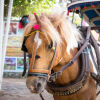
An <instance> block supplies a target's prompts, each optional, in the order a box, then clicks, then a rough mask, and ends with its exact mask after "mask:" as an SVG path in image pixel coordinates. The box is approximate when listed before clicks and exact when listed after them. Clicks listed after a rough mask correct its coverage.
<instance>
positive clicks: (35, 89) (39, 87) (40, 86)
mask: <svg viewBox="0 0 100 100" xmlns="http://www.w3.org/2000/svg"><path fill="white" fill-rule="evenodd" d="M34 85H35V86H34V91H35V92H38V91H39V90H40V89H41V88H42V83H41V82H36V83H35V84H34Z"/></svg>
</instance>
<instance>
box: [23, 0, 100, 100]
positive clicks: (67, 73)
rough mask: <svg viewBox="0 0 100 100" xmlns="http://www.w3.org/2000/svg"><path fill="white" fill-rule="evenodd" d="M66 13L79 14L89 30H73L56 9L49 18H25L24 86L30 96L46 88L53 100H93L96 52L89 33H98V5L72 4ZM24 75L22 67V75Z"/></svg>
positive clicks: (99, 77) (99, 66)
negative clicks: (25, 76)
mask: <svg viewBox="0 0 100 100" xmlns="http://www.w3.org/2000/svg"><path fill="white" fill-rule="evenodd" d="M52 11H53V10H52ZM58 11H59V13H58ZM70 12H73V15H74V13H75V12H76V13H78V14H80V15H81V17H82V18H83V17H84V18H85V19H86V20H87V21H88V22H90V23H89V26H88V27H87V26H82V25H81V26H79V27H77V28H76V27H75V26H74V25H73V24H72V23H71V22H70V21H69V18H68V17H66V15H65V14H64V12H62V11H60V10H59V9H58V8H57V9H56V10H55V12H54V13H51V14H45V13H42V14H41V15H40V16H37V15H36V13H34V14H30V15H29V16H27V17H26V19H27V18H28V20H29V23H28V24H26V23H24V25H23V23H21V24H22V26H25V28H24V39H23V44H22V50H23V51H24V65H26V64H25V62H26V61H25V60H26V54H27V56H28V57H29V70H28V77H27V81H26V85H27V87H28V88H29V90H30V91H31V92H32V93H41V92H42V91H43V90H44V88H46V90H47V91H48V92H50V93H51V94H53V96H54V99H55V100H85V99H87V100H96V83H95V82H96V81H97V83H99V82H100V74H99V70H100V51H99V47H98V45H99V44H98V43H97V41H96V40H95V39H94V37H93V36H92V35H91V34H90V31H91V30H97V31H98V32H99V29H100V26H99V24H100V23H99V22H100V1H99V0H88V1H87V0H78V1H77V0H73V2H72V3H71V4H68V14H69V13H70ZM24 20H25V19H24ZM21 22H23V20H21ZM79 30H80V31H79ZM92 50H94V52H95V57H96V58H95V59H94V54H93V53H94V52H92ZM94 66H95V67H94ZM25 72H26V66H24V72H23V75H24V74H25Z"/></svg>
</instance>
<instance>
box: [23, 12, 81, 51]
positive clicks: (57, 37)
mask: <svg viewBox="0 0 100 100" xmlns="http://www.w3.org/2000/svg"><path fill="white" fill-rule="evenodd" d="M39 19H40V30H41V31H42V32H43V33H44V35H45V36H46V37H48V36H49V37H50V38H51V40H52V41H53V42H54V41H56V42H57V43H58V44H59V45H60V44H61V43H63V41H62V39H64V40H65V42H66V44H67V49H66V50H67V52H68V53H70V49H73V48H75V47H78V41H80V40H81V36H80V32H79V31H78V30H77V28H76V27H75V26H74V25H73V24H72V23H71V21H70V20H69V18H68V17H67V16H66V15H65V14H64V12H61V11H60V12H59V11H56V12H52V13H50V14H46V13H42V14H41V15H40V16H39ZM29 20H30V23H29V24H27V26H26V27H25V29H24V35H26V34H28V33H30V32H31V30H32V27H33V25H34V24H36V19H35V17H34V15H32V14H30V15H29Z"/></svg>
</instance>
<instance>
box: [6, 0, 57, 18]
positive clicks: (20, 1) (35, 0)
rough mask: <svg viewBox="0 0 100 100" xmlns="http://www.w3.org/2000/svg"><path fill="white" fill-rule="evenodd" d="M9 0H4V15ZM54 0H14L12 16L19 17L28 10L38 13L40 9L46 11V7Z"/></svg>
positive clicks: (51, 4) (26, 13)
mask: <svg viewBox="0 0 100 100" xmlns="http://www.w3.org/2000/svg"><path fill="white" fill-rule="evenodd" d="M8 1H9V0H5V16H6V15H7V14H6V13H7V8H8V3H9V2H8ZM54 3H55V0H14V4H13V10H12V16H14V17H21V16H23V15H28V14H29V12H31V13H33V12H36V13H38V14H39V13H40V12H41V11H46V12H48V9H49V8H50V7H52V6H53V4H54Z"/></svg>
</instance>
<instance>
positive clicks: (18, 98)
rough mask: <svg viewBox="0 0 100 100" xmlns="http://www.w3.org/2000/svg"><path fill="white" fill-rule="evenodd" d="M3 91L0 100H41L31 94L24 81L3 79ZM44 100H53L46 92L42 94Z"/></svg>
mask: <svg viewBox="0 0 100 100" xmlns="http://www.w3.org/2000/svg"><path fill="white" fill-rule="evenodd" d="M2 89H3V91H2V92H1V93H0V100H41V98H40V96H39V95H37V94H31V93H30V92H29V90H28V89H27V87H26V84H25V79H3V85H2ZM42 95H43V96H44V98H45V100H53V97H52V95H50V94H48V93H47V92H46V91H44V92H43V93H42Z"/></svg>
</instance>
